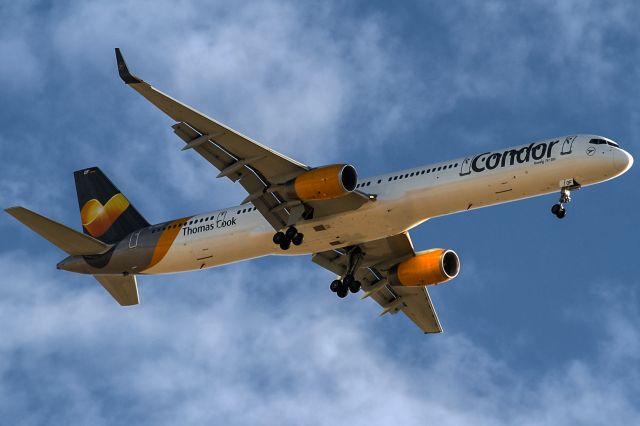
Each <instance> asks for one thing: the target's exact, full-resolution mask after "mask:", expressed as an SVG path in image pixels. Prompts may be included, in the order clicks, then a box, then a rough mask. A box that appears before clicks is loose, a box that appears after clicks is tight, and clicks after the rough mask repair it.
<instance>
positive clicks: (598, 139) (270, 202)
mask: <svg viewBox="0 0 640 426" xmlns="http://www.w3.org/2000/svg"><path fill="white" fill-rule="evenodd" d="M115 53H116V62H117V66H118V72H119V74H120V77H121V78H122V80H123V81H124V83H125V84H126V85H128V86H129V87H131V88H132V89H134V90H135V91H136V92H138V93H139V94H141V95H142V96H143V97H145V98H146V99H147V100H148V101H150V102H151V103H152V104H154V105H155V106H156V107H157V108H159V109H160V110H161V111H163V112H164V113H165V114H167V115H168V116H169V117H171V118H172V119H173V120H175V122H176V123H175V124H174V125H173V126H172V128H173V132H174V133H175V134H176V135H177V136H178V137H179V138H180V139H182V140H183V141H184V143H185V144H184V146H183V148H182V150H183V151H195V152H196V153H197V154H199V155H200V156H201V157H203V158H204V159H205V160H207V161H208V162H209V163H211V165H212V166H213V167H215V168H216V169H217V170H218V174H217V177H220V178H223V177H225V178H228V179H230V180H231V181H232V182H237V183H239V184H240V185H241V186H242V187H243V188H244V189H245V190H246V192H247V197H246V198H245V199H244V200H243V201H242V202H241V203H240V204H239V205H237V206H233V207H229V208H225V209H221V210H215V211H211V212H207V213H202V214H196V215H192V216H186V217H180V218H177V219H173V220H169V221H166V222H162V223H157V224H149V223H148V222H147V221H146V220H145V219H144V217H143V216H142V215H141V214H140V213H139V212H138V210H137V209H136V208H135V207H134V206H133V205H132V204H131V203H130V202H129V200H128V199H127V198H126V197H125V196H124V195H123V194H122V193H121V192H120V191H119V190H118V189H117V188H116V187H115V185H114V184H113V183H112V182H111V181H110V180H109V179H108V178H107V177H106V176H105V174H104V173H103V172H102V171H101V170H100V169H99V168H98V167H89V168H86V169H82V170H78V171H76V172H74V178H75V185H76V191H77V196H78V203H79V208H80V218H81V221H82V230H83V232H78V231H76V230H75V229H72V228H70V227H67V226H65V225H63V224H60V223H58V222H55V221H53V220H51V219H48V218H46V217H44V216H41V215H39V214H38V213H35V212H32V211H30V210H28V209H26V208H24V207H11V208H8V209H6V211H7V212H8V213H9V214H10V215H12V216H13V217H15V218H16V219H17V220H19V221H20V222H22V223H23V224H24V225H26V226H27V227H29V228H31V229H32V230H33V231H35V232H36V233H38V234H40V235H41V236H42V237H44V238H45V239H47V240H48V241H50V242H51V243H53V244H54V245H56V246H57V247H59V248H60V249H62V250H63V251H65V252H66V253H67V254H68V255H69V256H68V257H67V258H65V259H64V260H62V261H61V262H59V263H58V264H57V268H58V269H60V270H65V271H71V272H76V273H81V274H89V275H93V276H94V277H95V278H96V280H97V281H98V282H99V283H100V284H102V286H103V287H104V288H105V289H106V290H107V291H108V292H109V293H110V294H111V296H113V298H114V299H115V300H116V301H117V302H118V303H119V304H120V305H123V306H130V305H135V304H138V303H139V295H138V288H137V282H136V278H137V276H139V275H153V274H168V273H175V272H183V271H193V270H199V269H205V268H211V267H215V266H219V265H223V264H229V263H233V262H238V261H242V260H247V259H252V258H257V257H261V256H267V255H284V254H286V255H311V259H312V261H313V262H314V263H316V264H318V265H320V266H322V267H324V268H326V269H328V270H329V271H331V272H333V273H334V274H335V275H336V279H335V280H333V281H332V282H331V284H330V286H329V287H330V289H331V291H333V292H334V293H336V294H337V296H338V297H340V298H344V297H346V296H347V295H348V293H358V292H360V291H362V298H368V297H370V298H371V299H373V300H375V301H376V302H377V303H379V304H380V305H381V307H382V312H381V315H384V314H387V313H390V314H396V313H398V312H403V313H404V314H405V315H406V316H407V317H408V318H409V319H410V320H412V321H413V322H414V323H415V324H416V325H417V326H418V327H419V328H420V330H422V331H423V332H424V333H439V332H442V326H441V324H440V320H439V319H438V316H437V314H436V311H435V309H434V306H433V304H432V302H431V298H430V296H429V292H428V290H427V286H430V285H436V284H440V283H444V282H447V281H450V280H452V279H454V278H456V276H458V274H459V272H460V265H461V264H460V259H459V257H458V255H457V254H456V252H455V251H453V250H450V249H443V248H433V249H429V250H424V251H416V250H415V249H414V246H413V243H412V242H411V238H410V237H409V233H408V231H409V230H411V229H412V228H414V227H416V226H418V225H420V224H421V223H423V222H425V221H427V220H429V219H433V218H436V217H439V216H444V215H448V214H453V213H458V212H465V211H469V210H474V209H477V208H481V207H486V206H492V205H496V204H501V203H506V202H510V201H515V200H521V199H524V198H528V197H534V196H540V195H544V194H549V193H553V192H556V191H558V192H559V194H560V198H559V201H558V203H556V204H554V205H553V207H552V208H551V212H552V213H553V214H554V215H555V216H557V217H558V218H559V219H562V218H564V217H565V215H566V212H567V210H566V207H565V206H566V204H567V203H569V202H570V201H571V191H575V190H577V189H580V188H582V187H586V186H589V185H593V184H596V183H600V182H604V181H607V180H610V179H613V178H615V177H617V176H620V175H622V174H623V173H625V172H626V171H627V170H629V169H630V168H631V166H632V165H633V157H632V156H631V155H630V154H629V153H628V152H626V151H624V150H623V149H621V148H620V146H619V145H618V144H617V143H616V142H614V141H613V140H611V139H609V138H606V137H602V136H597V135H590V134H574V135H567V136H562V137H557V138H551V139H546V140H542V141H538V142H533V143H529V144H526V145H520V146H515V147H511V148H506V149H502V150H497V151H494V150H491V151H486V152H482V153H480V154H476V155H470V156H466V157H460V158H456V159H453V160H450V161H444V162H441V163H436V164H429V165H425V166H421V167H415V168H411V169H407V170H401V171H396V172H392V173H388V174H384V175H380V176H373V177H368V178H359V177H358V174H357V172H356V169H355V167H354V166H353V165H350V164H344V163H339V164H331V165H324V166H319V167H309V166H307V165H305V164H302V163H300V162H298V161H295V160H293V159H291V158H288V157H286V156H284V155H282V154H280V153H278V152H276V151H274V150H272V149H269V148H268V147H266V146H263V145H261V144H259V143H257V142H255V141H253V140H251V139H249V138H248V137H246V136H244V135H242V134H240V133H239V132H237V131H235V130H233V129H231V128H229V127H227V126H225V125H224V124H222V123H220V122H218V121H216V120H214V119H212V118H209V117H207V116H206V115H204V114H202V113H200V112H198V111H196V110H195V109H193V108H191V107H189V106H187V105H185V104H183V103H181V102H179V101H177V100H175V99H173V98H171V97H170V96H168V95H166V94H164V93H162V92H161V91H159V90H158V89H156V88H154V87H153V86H151V85H150V84H149V83H147V82H145V81H143V80H141V79H140V78H138V77H136V76H135V75H133V74H132V73H131V72H130V71H129V68H128V67H127V64H126V62H125V60H124V58H123V56H122V53H121V52H120V49H118V48H116V49H115Z"/></svg>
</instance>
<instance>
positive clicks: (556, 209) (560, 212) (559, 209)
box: [551, 188, 571, 219]
mask: <svg viewBox="0 0 640 426" xmlns="http://www.w3.org/2000/svg"><path fill="white" fill-rule="evenodd" d="M558 201H559V203H558V204H554V205H553V207H551V213H553V214H554V215H556V217H557V218H558V219H563V218H564V217H565V216H566V215H567V209H565V208H564V205H565V204H567V203H570V202H571V192H570V191H569V190H568V189H567V188H562V189H561V190H560V200H558Z"/></svg>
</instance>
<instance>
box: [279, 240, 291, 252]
mask: <svg viewBox="0 0 640 426" xmlns="http://www.w3.org/2000/svg"><path fill="white" fill-rule="evenodd" d="M289 247H291V241H289V240H285V241H283V242H281V243H280V248H281V249H282V250H289Z"/></svg>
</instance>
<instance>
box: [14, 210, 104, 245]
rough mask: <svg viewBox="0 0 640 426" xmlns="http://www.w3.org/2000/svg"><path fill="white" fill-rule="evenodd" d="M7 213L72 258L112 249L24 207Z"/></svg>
mask: <svg viewBox="0 0 640 426" xmlns="http://www.w3.org/2000/svg"><path fill="white" fill-rule="evenodd" d="M5 211H6V212H7V213H9V214H10V215H11V216H13V217H15V218H16V219H18V220H19V221H20V222H22V223H23V224H24V225H25V226H27V227H28V228H30V229H31V230H32V231H33V232H35V233H36V234H38V235H40V236H41V237H43V238H44V239H46V240H47V241H49V242H50V243H51V244H53V245H55V246H57V247H59V248H60V249H62V250H64V251H65V252H67V253H69V254H70V255H72V256H81V255H91V254H100V253H104V252H106V251H107V250H109V248H111V246H110V245H109V244H105V243H103V242H102V241H98V240H96V239H95V238H93V237H90V236H89V235H86V234H83V233H82V232H78V231H76V230H75V229H71V228H69V227H68V226H66V225H63V224H61V223H58V222H56V221H54V220H51V219H49V218H47V217H44V216H42V215H39V214H38V213H35V212H32V211H31V210H29V209H25V208H24V207H19V206H18V207H10V208H8V209H5Z"/></svg>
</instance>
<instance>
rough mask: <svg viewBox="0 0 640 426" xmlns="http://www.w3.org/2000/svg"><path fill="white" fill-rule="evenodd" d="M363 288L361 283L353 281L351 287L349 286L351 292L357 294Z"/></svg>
mask: <svg viewBox="0 0 640 426" xmlns="http://www.w3.org/2000/svg"><path fill="white" fill-rule="evenodd" d="M361 287H362V284H360V281H353V282H352V283H351V284H350V285H349V291H350V292H351V293H357V292H359V291H360V288H361Z"/></svg>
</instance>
